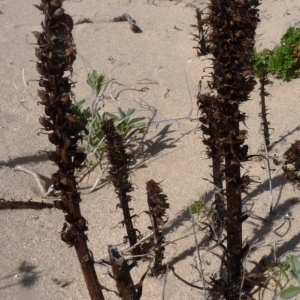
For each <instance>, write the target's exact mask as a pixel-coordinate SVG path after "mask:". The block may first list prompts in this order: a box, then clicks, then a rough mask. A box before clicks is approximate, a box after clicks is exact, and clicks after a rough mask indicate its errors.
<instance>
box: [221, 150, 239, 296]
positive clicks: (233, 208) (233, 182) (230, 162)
mask: <svg viewBox="0 0 300 300" xmlns="http://www.w3.org/2000/svg"><path fill="white" fill-rule="evenodd" d="M225 165H226V173H227V174H226V175H227V176H228V177H230V179H229V180H227V182H226V199H227V218H226V234H227V283H228V287H229V288H228V289H227V298H226V299H228V300H237V299H239V293H240V288H241V282H242V281H241V280H242V271H243V265H242V220H241V217H242V201H241V193H240V192H238V191H239V189H240V187H239V182H240V178H241V174H240V165H239V161H238V160H237V159H236V156H235V155H234V153H231V151H230V152H229V153H228V154H227V155H226V156H225Z"/></svg>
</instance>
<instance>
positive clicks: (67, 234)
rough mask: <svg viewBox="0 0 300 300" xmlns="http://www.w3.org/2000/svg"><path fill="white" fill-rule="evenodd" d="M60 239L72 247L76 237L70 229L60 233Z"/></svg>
mask: <svg viewBox="0 0 300 300" xmlns="http://www.w3.org/2000/svg"><path fill="white" fill-rule="evenodd" d="M61 239H62V240H63V241H64V242H65V243H66V244H67V245H69V246H70V247H73V246H74V244H75V241H76V237H75V236H74V234H73V233H72V232H71V230H70V229H69V230H68V231H64V232H62V233H61Z"/></svg>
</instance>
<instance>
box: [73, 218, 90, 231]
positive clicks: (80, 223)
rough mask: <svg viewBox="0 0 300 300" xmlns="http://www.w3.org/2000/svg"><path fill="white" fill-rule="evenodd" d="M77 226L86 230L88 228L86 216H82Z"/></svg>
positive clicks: (81, 229)
mask: <svg viewBox="0 0 300 300" xmlns="http://www.w3.org/2000/svg"><path fill="white" fill-rule="evenodd" d="M76 227H77V229H78V230H79V231H86V230H88V227H87V221H86V219H85V218H84V217H81V218H80V219H79V220H78V221H77V222H76Z"/></svg>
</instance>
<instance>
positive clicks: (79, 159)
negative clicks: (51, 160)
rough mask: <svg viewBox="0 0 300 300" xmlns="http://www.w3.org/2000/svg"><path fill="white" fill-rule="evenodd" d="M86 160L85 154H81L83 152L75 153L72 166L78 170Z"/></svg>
mask: <svg viewBox="0 0 300 300" xmlns="http://www.w3.org/2000/svg"><path fill="white" fill-rule="evenodd" d="M85 159H86V153H83V152H78V153H75V155H74V161H73V162H74V166H75V167H76V168H79V167H81V165H82V163H83V162H84V161H85Z"/></svg>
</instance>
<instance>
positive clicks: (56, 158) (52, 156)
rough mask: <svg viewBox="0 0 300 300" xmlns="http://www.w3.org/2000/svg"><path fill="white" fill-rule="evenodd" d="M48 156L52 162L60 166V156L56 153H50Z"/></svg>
mask: <svg viewBox="0 0 300 300" xmlns="http://www.w3.org/2000/svg"><path fill="white" fill-rule="evenodd" d="M48 156H49V159H50V160H51V161H53V162H55V163H56V164H57V165H58V164H59V162H60V154H58V153H57V152H56V151H49V152H48Z"/></svg>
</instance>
